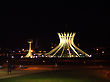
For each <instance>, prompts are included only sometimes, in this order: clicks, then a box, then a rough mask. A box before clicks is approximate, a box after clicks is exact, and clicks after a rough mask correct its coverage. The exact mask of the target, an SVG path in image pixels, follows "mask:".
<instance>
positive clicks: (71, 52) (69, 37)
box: [46, 33, 89, 57]
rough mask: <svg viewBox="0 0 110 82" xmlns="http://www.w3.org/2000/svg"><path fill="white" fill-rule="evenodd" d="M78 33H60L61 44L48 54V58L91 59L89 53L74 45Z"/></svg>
mask: <svg viewBox="0 0 110 82" xmlns="http://www.w3.org/2000/svg"><path fill="white" fill-rule="evenodd" d="M75 34H76V33H58V36H59V39H60V43H59V45H58V46H57V47H55V48H54V49H52V50H51V51H50V52H48V53H47V54H46V55H47V56H53V57H54V56H56V57H81V56H82V55H84V56H85V57H89V55H88V54H87V53H85V52H84V51H82V50H81V49H79V48H78V47H77V46H76V45H75V43H74V37H75Z"/></svg>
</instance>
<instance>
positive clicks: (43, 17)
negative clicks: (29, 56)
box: [0, 5, 110, 49]
mask: <svg viewBox="0 0 110 82" xmlns="http://www.w3.org/2000/svg"><path fill="white" fill-rule="evenodd" d="M11 11H12V10H10V9H9V11H8V13H10V12H11ZM39 12H40V13H39ZM36 13H37V14H35V15H34V16H33V15H29V16H25V15H23V16H19V14H18V15H17V16H15V15H9V16H0V21H1V22H0V28H1V29H0V47H1V48H26V47H27V40H29V39H32V40H33V41H34V43H33V46H34V47H35V45H37V46H40V47H42V48H43V49H46V48H47V47H48V46H50V44H51V43H55V44H58V43H59V38H58V35H57V33H58V32H76V33H77V34H76V37H75V38H76V41H78V42H79V44H80V46H81V47H82V48H93V47H98V46H102V47H109V45H110V40H109V35H110V34H109V27H110V16H109V14H108V11H107V9H106V8H103V7H102V8H88V7H85V8H82V7H78V8H65V6H64V5H63V7H62V8H57V9H56V8H53V9H46V8H45V9H42V10H40V9H39V10H36Z"/></svg>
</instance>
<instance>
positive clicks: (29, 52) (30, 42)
mask: <svg viewBox="0 0 110 82" xmlns="http://www.w3.org/2000/svg"><path fill="white" fill-rule="evenodd" d="M28 43H29V51H28V54H27V55H26V56H25V57H30V58H33V55H32V50H31V44H32V41H28Z"/></svg>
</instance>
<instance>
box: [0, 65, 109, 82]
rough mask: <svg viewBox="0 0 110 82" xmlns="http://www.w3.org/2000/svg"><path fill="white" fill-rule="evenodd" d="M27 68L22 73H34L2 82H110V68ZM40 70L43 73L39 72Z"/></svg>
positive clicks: (45, 66)
mask: <svg viewBox="0 0 110 82" xmlns="http://www.w3.org/2000/svg"><path fill="white" fill-rule="evenodd" d="M27 67H28V68H26V69H23V70H21V71H28V72H29V71H32V70H33V71H34V72H32V73H29V74H25V73H24V75H21V76H17V77H9V78H4V79H0V82H110V68H109V66H101V65H100V66H74V65H73V66H72V65H62V66H52V65H41V66H40V65H31V66H27ZM39 70H41V71H40V72H38V71H39ZM44 70H45V71H44ZM16 71H18V70H16ZM12 74H13V71H12Z"/></svg>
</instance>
